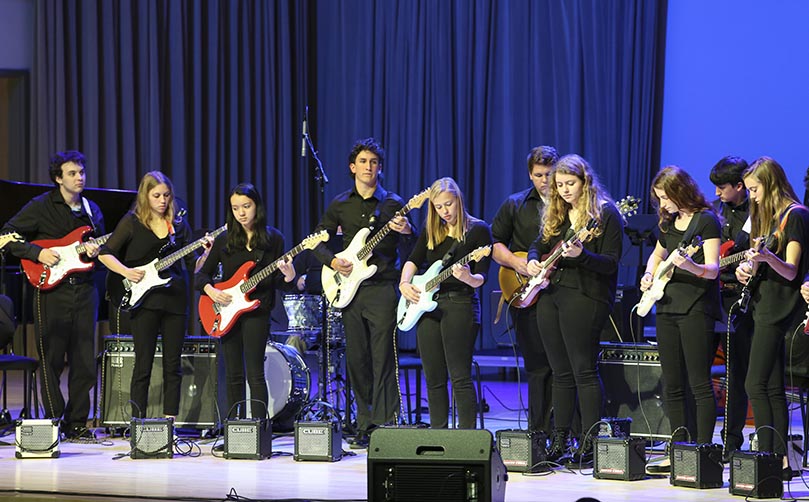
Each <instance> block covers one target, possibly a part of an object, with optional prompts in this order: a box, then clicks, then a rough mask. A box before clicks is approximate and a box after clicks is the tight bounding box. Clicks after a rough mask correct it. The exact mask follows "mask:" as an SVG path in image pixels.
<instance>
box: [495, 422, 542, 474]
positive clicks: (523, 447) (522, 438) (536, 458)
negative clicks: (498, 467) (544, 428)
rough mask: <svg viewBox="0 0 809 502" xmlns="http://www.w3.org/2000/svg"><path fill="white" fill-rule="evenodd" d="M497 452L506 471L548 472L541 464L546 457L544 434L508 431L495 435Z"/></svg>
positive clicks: (498, 432)
mask: <svg viewBox="0 0 809 502" xmlns="http://www.w3.org/2000/svg"><path fill="white" fill-rule="evenodd" d="M495 438H496V439H497V441H496V442H495V444H496V445H497V451H498V452H500V457H501V458H502V459H503V463H504V464H505V465H506V469H507V470H509V471H516V472H538V471H541V470H548V466H545V465H543V462H545V461H546V460H547V457H548V435H547V434H545V433H544V432H529V431H524V430H516V429H508V430H499V431H497V432H496V433H495Z"/></svg>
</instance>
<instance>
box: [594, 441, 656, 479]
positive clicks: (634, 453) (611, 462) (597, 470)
mask: <svg viewBox="0 0 809 502" xmlns="http://www.w3.org/2000/svg"><path fill="white" fill-rule="evenodd" d="M645 475H646V440H645V439H643V438H630V437H617V438H601V437H599V438H596V440H595V455H594V464H593V477H594V478H596V479H618V480H621V481H635V480H638V479H643V478H644V476H645Z"/></svg>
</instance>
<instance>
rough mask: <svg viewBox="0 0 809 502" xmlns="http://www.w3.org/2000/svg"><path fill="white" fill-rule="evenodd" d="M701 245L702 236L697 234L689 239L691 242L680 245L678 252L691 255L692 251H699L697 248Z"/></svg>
mask: <svg viewBox="0 0 809 502" xmlns="http://www.w3.org/2000/svg"><path fill="white" fill-rule="evenodd" d="M701 247H702V237H700V236H699V235H695V236H694V238H693V239H691V243H690V244H688V245H682V246H680V252H681V253H683V254H685V255H688V256H692V255H693V254H694V253H696V252H697V251H699V248H701Z"/></svg>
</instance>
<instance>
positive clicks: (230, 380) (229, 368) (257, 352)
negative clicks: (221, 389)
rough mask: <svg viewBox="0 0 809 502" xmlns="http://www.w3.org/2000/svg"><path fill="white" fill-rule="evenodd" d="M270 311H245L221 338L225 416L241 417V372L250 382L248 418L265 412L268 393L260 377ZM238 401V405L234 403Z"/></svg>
mask: <svg viewBox="0 0 809 502" xmlns="http://www.w3.org/2000/svg"><path fill="white" fill-rule="evenodd" d="M269 322H270V313H269V312H264V311H258V312H248V313H246V314H244V315H243V316H241V317H240V318H239V321H238V322H237V323H236V325H235V326H233V328H232V329H231V330H230V332H228V333H227V334H226V335H225V336H223V337H222V338H221V348H222V356H223V357H224V358H225V381H226V382H227V397H228V409H227V410H225V411H226V412H227V413H228V415H227V417H228V418H245V413H244V411H245V406H244V400H245V396H246V385H245V372H246V374H247V384H248V385H250V399H251V402H250V410H251V414H252V418H264V417H265V416H266V415H267V402H268V401H269V392H268V390H267V380H266V379H265V377H264V351H265V350H266V348H267V340H268V338H269V336H270V330H269V328H270V326H269ZM240 403H241V406H237V405H238V404H240Z"/></svg>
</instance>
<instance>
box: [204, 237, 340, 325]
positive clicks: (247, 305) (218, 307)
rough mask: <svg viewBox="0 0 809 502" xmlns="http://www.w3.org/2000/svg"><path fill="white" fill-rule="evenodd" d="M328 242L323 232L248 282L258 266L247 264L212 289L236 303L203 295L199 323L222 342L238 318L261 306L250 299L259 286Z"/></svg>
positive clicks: (253, 263)
mask: <svg viewBox="0 0 809 502" xmlns="http://www.w3.org/2000/svg"><path fill="white" fill-rule="evenodd" d="M327 240H329V232H328V231H326V230H321V231H320V232H318V233H316V234H313V235H310V236H309V237H307V238H305V239H304V240H303V241H302V242H301V243H300V244H298V245H297V246H295V247H294V248H292V249H291V250H290V251H289V252H287V253H286V254H285V255H283V256H281V257H280V258H278V259H277V260H275V261H274V262H272V263H271V264H269V265H267V266H266V267H264V268H263V269H261V270H259V271H258V272H256V273H255V274H253V276H252V277H249V278H248V275H249V274H250V271H251V270H252V269H253V267H255V266H256V262H254V261H248V262H246V263H245V264H244V265H242V266H241V267H239V270H237V271H236V273H235V274H233V276H232V277H231V278H230V279H228V280H227V281H224V282H220V283H217V284H214V285H213V286H214V287H215V288H216V289H218V290H220V291H223V292H225V293H229V294H230V295H231V297H232V298H233V300H231V302H230V303H229V304H227V305H222V304H220V303H216V302H214V301H213V300H212V299H211V297H210V296H208V295H206V294H203V295H200V297H199V320H200V322H201V323H202V326H203V327H204V328H205V332H206V333H208V334H209V335H211V336H213V337H216V338H219V337H221V336H224V335H225V334H227V332H228V331H230V328H232V327H233V325H234V324H236V321H237V320H238V319H239V316H241V315H242V314H244V313H245V312H250V311H251V310H255V309H257V308H258V306H259V305H261V301H259V300H251V299H250V298H248V296H247V295H249V294H250V293H251V292H252V291H253V290H254V289H256V286H258V283H259V282H261V281H262V280H264V279H266V278H267V277H269V276H270V274H272V273H273V272H275V271H276V270H278V267H279V266H280V265H281V263H283V262H285V261H287V260H289V259H291V258H293V257H294V256H295V255H297V254H298V253H300V252H301V251H303V250H304V249H314V248H315V246H317V245H318V244H319V243H321V242H326V241H327Z"/></svg>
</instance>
